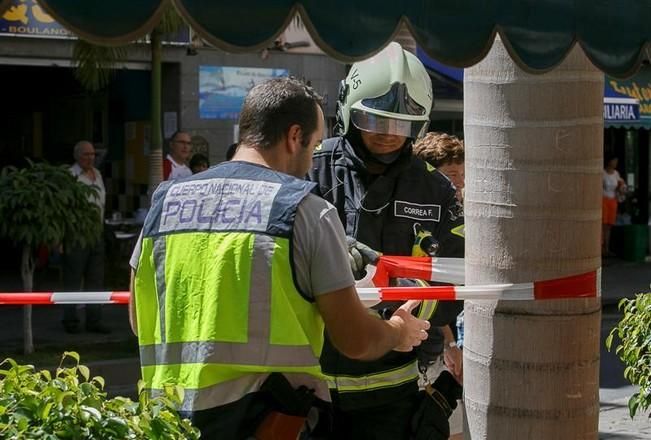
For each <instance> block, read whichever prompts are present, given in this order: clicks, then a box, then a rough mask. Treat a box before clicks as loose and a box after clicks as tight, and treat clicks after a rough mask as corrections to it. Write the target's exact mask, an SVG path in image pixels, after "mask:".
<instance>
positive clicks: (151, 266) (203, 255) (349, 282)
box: [130, 78, 429, 440]
mask: <svg viewBox="0 0 651 440" xmlns="http://www.w3.org/2000/svg"><path fill="white" fill-rule="evenodd" d="M239 124H240V136H241V139H240V142H239V148H238V150H237V153H236V154H235V157H234V158H233V161H230V162H224V163H222V164H220V165H218V166H216V167H212V168H210V169H209V170H207V171H204V172H201V173H198V174H196V175H194V176H191V177H188V178H185V179H180V180H176V181H169V182H164V183H163V184H161V186H160V187H159V188H158V189H157V191H156V192H155V194H154V195H153V199H152V208H151V209H150V211H149V214H148V216H147V219H146V221H145V225H144V228H143V234H142V237H141V239H140V240H139V242H138V244H137V247H136V249H135V251H134V255H133V257H132V259H131V266H132V268H133V271H134V272H133V274H132V296H131V303H130V318H131V321H132V328H133V329H134V332H136V333H137V335H138V342H139V345H140V362H141V367H142V375H143V379H144V381H145V383H146V387H147V388H148V389H149V390H150V391H151V392H152V393H153V394H159V393H161V392H162V390H163V388H164V385H165V384H166V383H168V382H172V383H176V384H179V385H181V386H182V387H183V388H184V389H185V393H184V399H183V402H182V404H181V408H180V409H181V412H182V414H183V415H184V416H186V417H189V418H190V419H191V420H192V421H193V423H194V424H195V426H197V427H199V428H200V429H201V431H202V438H207V439H212V438H219V439H220V440H223V439H243V438H248V437H249V436H251V435H253V434H254V433H255V431H256V429H258V425H260V424H261V420H262V419H264V418H265V417H266V416H267V414H268V413H269V411H270V410H272V409H273V410H276V411H280V412H281V413H282V412H284V411H291V409H290V408H285V407H282V405H281V407H278V406H279V405H278V404H279V402H280V401H278V400H274V399H271V397H270V396H273V395H274V393H273V389H271V394H269V392H270V391H269V389H270V387H267V385H268V384H269V380H270V378H272V377H276V378H277V377H278V373H283V377H284V379H285V380H286V381H288V382H289V383H291V385H292V386H293V387H294V388H301V387H302V388H301V389H303V390H305V389H309V390H313V391H311V392H308V393H307V395H311V393H312V392H313V393H314V394H315V395H316V396H317V397H318V398H320V399H322V400H329V396H328V388H327V384H326V383H325V382H324V381H323V379H324V377H323V375H322V373H321V368H320V366H319V355H320V353H321V348H322V344H323V331H324V325H325V328H326V329H327V332H328V334H329V335H330V340H331V342H332V344H334V346H336V347H337V349H338V350H339V351H341V352H342V353H345V355H346V356H347V357H349V358H354V359H358V360H371V359H377V358H379V357H380V356H382V355H384V354H385V353H386V352H388V351H389V350H398V351H410V350H411V349H412V347H413V346H415V345H418V344H420V342H421V341H422V340H423V339H425V338H426V337H427V332H426V330H427V328H428V327H429V323H428V322H427V321H423V320H419V319H416V318H415V317H413V315H412V314H411V313H410V308H411V307H413V306H414V304H413V303H412V304H407V305H405V306H404V307H403V308H401V309H399V310H397V311H396V312H395V313H394V314H393V316H392V317H391V318H390V320H388V321H382V320H380V319H377V318H376V317H373V316H370V315H369V314H368V313H367V311H366V309H365V308H364V307H363V306H362V304H361V303H360V301H359V298H358V297H357V294H356V292H355V290H354V279H353V276H352V273H351V270H350V266H349V265H348V260H347V258H348V252H347V245H346V239H345V234H344V231H343V228H342V225H341V223H340V221H339V219H338V217H337V214H336V210H335V209H334V208H333V207H332V206H331V205H330V204H328V203H327V202H325V201H324V200H322V199H320V198H318V197H317V196H315V195H313V194H310V192H311V191H312V189H313V187H314V184H313V183H310V182H307V181H305V180H303V179H301V178H299V177H303V176H304V175H305V173H306V172H307V170H308V169H309V167H310V165H311V163H312V154H313V150H314V148H315V147H316V146H317V145H319V144H320V142H321V137H322V133H323V112H322V110H321V106H320V100H319V98H318V96H317V95H316V94H315V93H314V92H313V90H312V89H311V88H309V87H307V86H305V85H303V84H302V83H301V82H299V81H297V80H294V79H288V78H280V79H274V80H271V81H268V82H265V83H262V84H260V85H257V86H255V87H254V88H253V89H252V90H251V91H250V92H249V94H248V95H247V97H246V99H245V101H244V105H243V108H242V112H241V117H240V121H239ZM302 396H303V397H305V394H302ZM293 415H305V414H293ZM294 437H295V435H294Z"/></svg>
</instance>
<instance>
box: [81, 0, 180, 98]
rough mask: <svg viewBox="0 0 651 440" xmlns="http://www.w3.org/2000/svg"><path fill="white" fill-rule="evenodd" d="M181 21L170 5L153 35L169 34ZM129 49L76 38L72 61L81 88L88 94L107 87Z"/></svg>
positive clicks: (173, 31) (178, 26)
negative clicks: (155, 33)
mask: <svg viewBox="0 0 651 440" xmlns="http://www.w3.org/2000/svg"><path fill="white" fill-rule="evenodd" d="M183 24H184V22H183V19H182V18H181V16H180V15H179V14H178V13H177V12H176V9H174V8H173V7H172V6H171V5H170V6H169V7H168V8H167V9H165V11H164V12H163V15H162V16H161V19H160V22H159V23H158V25H156V27H155V28H154V32H157V33H158V34H160V35H169V34H174V33H175V32H178V30H179V29H180V28H181V27H182V26H183ZM127 47H128V46H99V45H97V44H93V43H91V42H89V41H86V40H84V39H82V38H78V39H77V40H76V41H75V45H74V48H73V50H72V59H73V60H74V62H75V70H74V75H75V78H76V79H77V81H79V84H81V86H82V87H83V88H84V89H86V90H88V91H89V92H96V91H98V90H101V89H103V88H104V87H106V86H107V85H108V84H109V83H110V82H111V79H112V77H113V75H114V74H115V69H116V68H117V66H118V64H119V63H122V62H124V61H126V59H127Z"/></svg>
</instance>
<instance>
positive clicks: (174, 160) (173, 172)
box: [163, 131, 192, 180]
mask: <svg viewBox="0 0 651 440" xmlns="http://www.w3.org/2000/svg"><path fill="white" fill-rule="evenodd" d="M191 154H192V138H191V137H190V133H187V132H185V131H177V132H176V133H174V134H173V135H172V137H171V138H170V152H169V154H168V155H167V156H166V157H165V160H164V161H163V180H176V179H182V178H183V177H189V176H191V175H192V170H190V167H188V165H187V161H188V159H190V155H191Z"/></svg>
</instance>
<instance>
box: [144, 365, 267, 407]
mask: <svg viewBox="0 0 651 440" xmlns="http://www.w3.org/2000/svg"><path fill="white" fill-rule="evenodd" d="M267 376H269V373H257V374H247V375H245V376H241V377H238V378H237V379H233V380H230V381H226V382H221V383H218V384H217V385H213V386H208V387H205V388H200V389H193V388H185V389H184V390H183V401H182V402H181V405H180V407H179V408H178V410H179V411H197V410H201V409H209V408H214V407H215V406H221V405H226V404H228V403H231V402H236V401H238V400H239V399H241V398H242V396H243V395H246V394H249V393H253V392H256V391H258V390H259V389H260V387H261V386H262V383H263V382H264V381H265V379H266V378H267ZM148 391H149V392H150V393H151V395H152V396H153V397H156V396H164V395H165V390H164V389H163V388H148Z"/></svg>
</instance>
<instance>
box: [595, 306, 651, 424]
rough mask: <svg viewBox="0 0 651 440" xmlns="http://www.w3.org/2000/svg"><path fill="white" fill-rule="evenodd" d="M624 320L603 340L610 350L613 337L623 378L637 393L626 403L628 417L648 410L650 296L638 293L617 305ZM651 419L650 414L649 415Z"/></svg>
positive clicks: (650, 396)
mask: <svg viewBox="0 0 651 440" xmlns="http://www.w3.org/2000/svg"><path fill="white" fill-rule="evenodd" d="M619 308H620V310H622V311H623V312H624V317H623V318H622V320H621V321H620V322H619V323H618V324H617V326H616V327H615V328H613V329H612V331H611V332H610V335H608V338H607V339H606V347H607V348H608V350H611V348H612V346H613V339H614V337H615V336H617V338H618V339H619V342H620V344H618V345H617V348H616V349H615V354H617V356H618V357H619V358H620V359H621V360H622V362H623V363H624V365H625V366H626V368H625V370H624V377H625V378H626V380H628V381H629V382H630V383H631V384H633V385H639V386H640V390H639V391H638V392H637V393H635V394H633V396H631V398H630V399H629V401H628V409H629V412H630V415H631V417H633V416H635V414H636V413H637V412H638V411H640V410H641V411H646V410H647V409H649V408H651V293H640V294H638V295H637V296H636V297H635V298H633V299H627V298H624V299H622V300H621V301H620V302H619ZM649 417H651V414H650V415H649Z"/></svg>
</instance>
